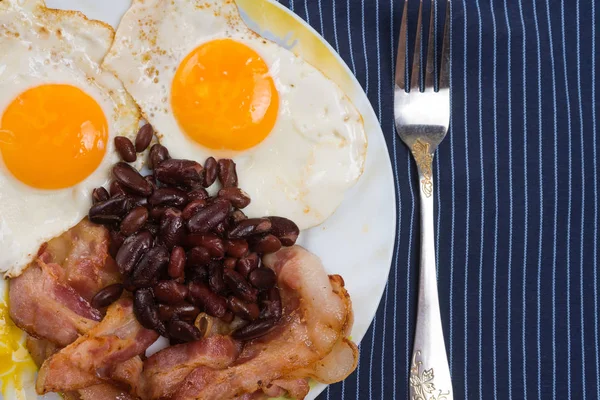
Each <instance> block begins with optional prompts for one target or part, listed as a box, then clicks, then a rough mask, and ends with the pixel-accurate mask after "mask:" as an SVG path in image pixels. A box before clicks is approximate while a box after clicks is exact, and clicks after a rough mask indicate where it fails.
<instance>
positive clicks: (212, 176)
mask: <svg viewBox="0 0 600 400" xmlns="http://www.w3.org/2000/svg"><path fill="white" fill-rule="evenodd" d="M217 172H218V164H217V160H215V158H214V157H208V158H207V159H206V162H205V163H204V177H203V180H202V186H204V187H205V188H207V187H210V186H212V184H213V183H215V181H216V180H217Z"/></svg>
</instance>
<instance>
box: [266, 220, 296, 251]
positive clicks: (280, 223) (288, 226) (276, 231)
mask: <svg viewBox="0 0 600 400" xmlns="http://www.w3.org/2000/svg"><path fill="white" fill-rule="evenodd" d="M268 218H269V221H271V233H272V234H273V235H275V236H277V238H278V239H279V241H281V244H282V245H284V246H293V245H294V244H295V243H296V240H298V235H299V234H300V229H299V228H298V225H296V223H295V222H294V221H291V220H289V219H287V218H283V217H268Z"/></svg>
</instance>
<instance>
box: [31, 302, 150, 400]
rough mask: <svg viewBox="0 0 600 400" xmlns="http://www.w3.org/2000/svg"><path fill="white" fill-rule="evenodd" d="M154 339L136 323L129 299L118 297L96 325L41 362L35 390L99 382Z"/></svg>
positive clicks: (51, 389) (66, 388) (55, 390)
mask: <svg viewBox="0 0 600 400" xmlns="http://www.w3.org/2000/svg"><path fill="white" fill-rule="evenodd" d="M157 338H158V334H157V333H156V332H154V331H152V330H148V329H145V328H143V327H142V326H141V325H140V324H139V323H138V321H137V319H136V318H135V315H134V314H133V301H132V300H131V299H130V298H121V300H119V301H118V302H116V303H114V304H113V305H112V306H110V307H109V309H108V311H107V314H106V317H105V318H104V319H103V320H102V322H101V323H100V324H99V325H98V326H96V327H95V328H94V329H91V330H90V331H89V332H87V333H86V334H85V335H84V336H82V337H80V338H79V339H77V340H76V341H75V342H74V343H72V344H71V345H69V346H67V347H65V348H64V349H62V350H61V351H60V352H58V353H56V354H54V355H53V356H52V357H50V358H49V359H48V360H46V362H44V364H43V365H42V368H41V369H40V372H39V374H38V380H37V383H36V390H37V391H38V393H39V394H44V393H47V392H61V391H74V390H78V389H82V388H85V387H89V386H93V385H97V384H100V383H103V380H104V379H110V376H111V374H112V373H113V372H114V370H115V366H116V365H118V364H119V363H123V362H125V361H127V360H129V359H131V358H133V357H135V356H137V355H139V354H142V353H144V351H145V350H146V349H147V348H148V347H149V346H150V345H151V344H152V343H154V342H155V341H156V339H157Z"/></svg>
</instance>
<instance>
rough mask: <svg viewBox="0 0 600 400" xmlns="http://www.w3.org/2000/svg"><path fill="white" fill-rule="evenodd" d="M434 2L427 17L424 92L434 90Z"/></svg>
mask: <svg viewBox="0 0 600 400" xmlns="http://www.w3.org/2000/svg"><path fill="white" fill-rule="evenodd" d="M435 8H436V3H435V1H432V2H431V12H430V14H431V16H430V17H429V44H428V45H427V67H426V68H425V90H435V86H434V83H433V82H434V78H435V65H436V62H437V60H436V59H435V55H434V54H435V42H436V40H435V18H434V14H435Z"/></svg>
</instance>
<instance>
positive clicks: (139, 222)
mask: <svg viewBox="0 0 600 400" xmlns="http://www.w3.org/2000/svg"><path fill="white" fill-rule="evenodd" d="M146 221H148V209H147V208H146V207H142V206H138V207H136V208H134V209H133V210H131V211H129V214H127V216H126V217H125V218H123V221H121V233H122V234H123V235H125V236H130V235H133V234H134V233H135V232H137V231H139V230H140V229H141V228H142V227H143V226H144V224H145V223H146Z"/></svg>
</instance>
